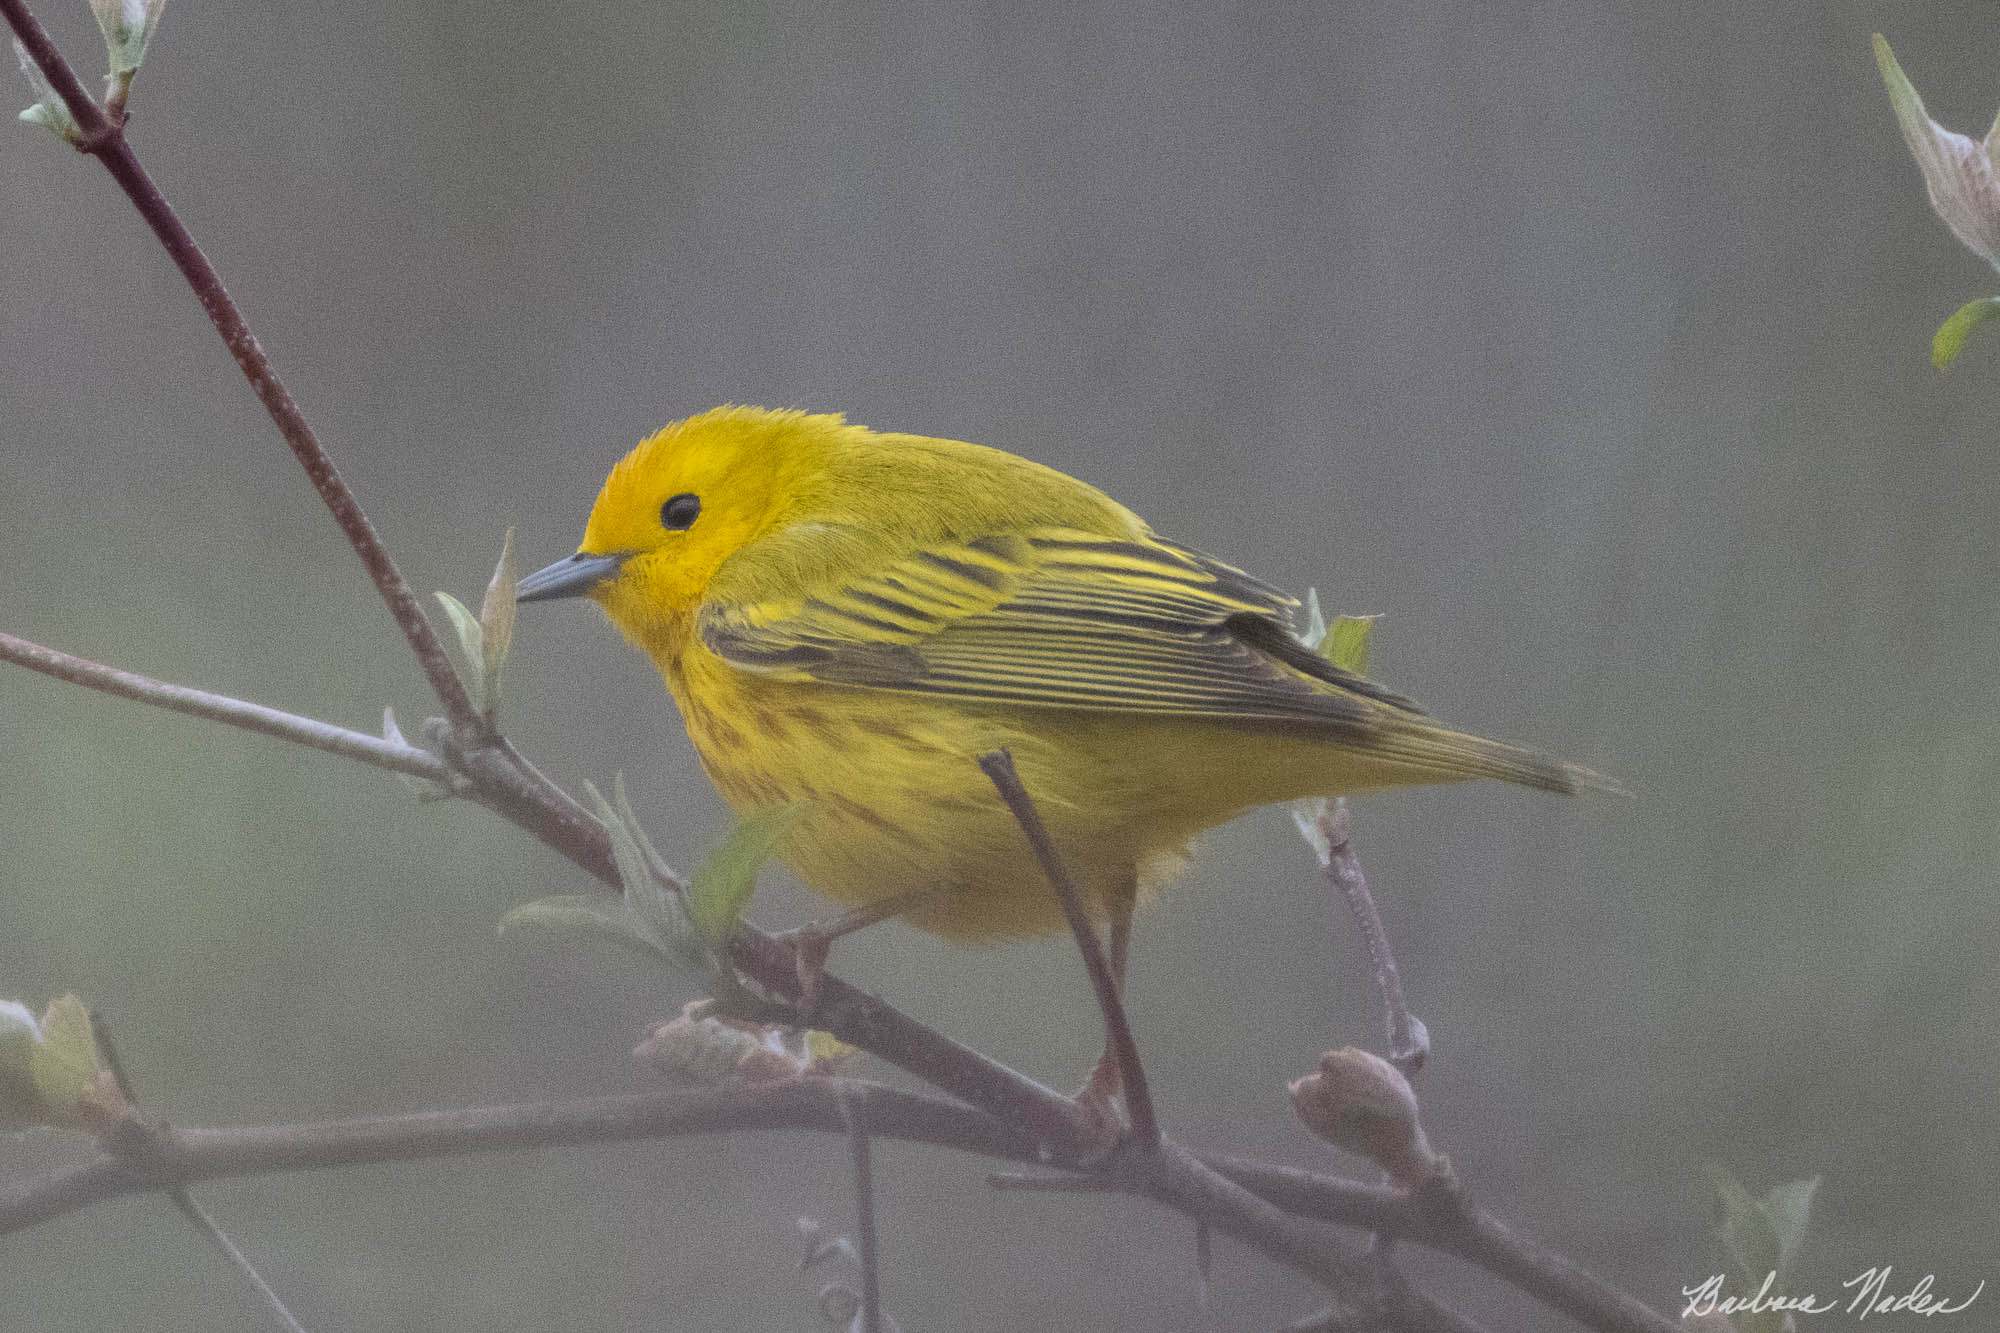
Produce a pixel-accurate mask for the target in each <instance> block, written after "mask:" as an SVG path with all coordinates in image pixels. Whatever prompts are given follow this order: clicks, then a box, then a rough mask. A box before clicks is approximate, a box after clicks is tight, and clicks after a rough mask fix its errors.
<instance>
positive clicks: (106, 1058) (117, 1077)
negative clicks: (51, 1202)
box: [90, 1012, 306, 1333]
mask: <svg viewBox="0 0 2000 1333" xmlns="http://www.w3.org/2000/svg"><path fill="white" fill-rule="evenodd" d="M90 1035H91V1039H92V1040H93V1041H94V1042H96V1044H97V1055H98V1058H99V1059H100V1060H102V1061H103V1063H104V1067H105V1069H107V1070H109V1071H110V1073H111V1079H112V1082H114V1083H116V1084H117V1085H118V1093H119V1095H120V1096H122V1097H123V1098H124V1099H125V1104H126V1105H127V1106H137V1105H138V1104H139V1093H138V1091H137V1089H135V1088H134V1087H133V1086H132V1077H131V1075H130V1074H129V1073H127V1072H126V1069H125V1062H124V1060H122V1059H121V1058H119V1055H118V1043H117V1042H115V1041H113V1040H112V1039H111V1025H110V1024H109V1023H107V1022H106V1021H105V1020H104V1015H102V1014H99V1013H95V1012H93V1013H92V1014H91V1015H90ZM135 1119H136V1117H135ZM120 1139H121V1140H122V1141H123V1142H128V1143H143V1144H145V1146H146V1148H147V1150H148V1152H149V1154H150V1151H151V1149H152V1147H153V1143H152V1138H151V1136H150V1135H148V1134H138V1135H125V1136H120ZM167 1198H168V1199H170V1200H172V1201H173V1205H174V1207H175V1208H177V1209H179V1210H180V1214H181V1216H182V1217H185V1218H186V1219H187V1220H188V1222H189V1224H190V1225H192V1226H193V1227H194V1229H195V1230H196V1231H198V1232H200V1233H201V1235H202V1238H203V1239H204V1240H206V1241H207V1242H208V1243H209V1244H210V1245H213V1246H214V1247H215V1248H216V1250H217V1251H218V1252H220V1253H221V1255H222V1257H223V1258H224V1259H226V1260H228V1261H229V1265H230V1267H232V1268H234V1269H235V1270H236V1274H237V1276H238V1277H240V1278H242V1279H243V1281H244V1282H245V1283H246V1284H248V1286H249V1287H250V1290H252V1291H254V1292H255V1293H257V1297H258V1299H260V1300H262V1301H263V1302H264V1305H265V1306H266V1308H268V1309H269V1310H270V1312H271V1315H272V1317H273V1318H274V1319H276V1320H277V1321H278V1326H279V1327H280V1328H282V1329H284V1330H285V1333H306V1330H305V1327H304V1325H302V1324H300V1323H299V1321H298V1317H297V1316H295V1315H294V1314H293V1313H292V1312H291V1310H290V1309H289V1308H288V1307H287V1306H286V1305H285V1302H284V1300H283V1299H282V1298H281V1297H280V1296H279V1295H278V1293H277V1290H276V1288H274V1287H272V1285H271V1284H270V1283H268V1282H266V1281H265V1280H264V1275H263V1274H262V1273H260V1272H258V1271H257V1266H256V1265H255V1264H253V1263H251V1262H250V1259H249V1256H248V1255H246V1254H244V1253H243V1251H242V1250H241V1249H239V1248H237V1245H236V1242H235V1241H233V1240H231V1239H230V1238H229V1233H228V1232H226V1231H224V1230H223V1229H222V1228H221V1227H220V1226H218V1225H217V1224H216V1221H215V1219H214V1218H213V1217H210V1216H209V1214H208V1210H207V1209H206V1208H203V1207H202V1206H201V1205H200V1204H198V1203H196V1202H195V1201H194V1196H193V1195H192V1194H189V1193H188V1191H187V1187H186V1186H185V1185H175V1186H174V1187H172V1188H171V1189H169V1190H168V1191H167Z"/></svg>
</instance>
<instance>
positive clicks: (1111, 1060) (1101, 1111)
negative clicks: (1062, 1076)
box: [1070, 1042, 1128, 1152]
mask: <svg viewBox="0 0 2000 1333" xmlns="http://www.w3.org/2000/svg"><path fill="white" fill-rule="evenodd" d="M1124 1092H1125V1086H1124V1080H1123V1079H1122V1078H1120V1077H1119V1073H1118V1058H1117V1056H1116V1055H1115V1054H1113V1052H1112V1050H1111V1044H1110V1043H1109V1042H1106V1043H1105V1046H1104V1054H1102V1055H1100V1056H1098V1057H1097V1063H1096V1064H1095V1065H1094V1066H1092V1067H1091V1071H1090V1077H1088V1078H1086V1079H1085V1080H1084V1081H1083V1086H1082V1087H1080V1088H1078V1089H1077V1090H1076V1091H1075V1092H1074V1093H1073V1094H1071V1097H1070V1100H1071V1101H1074V1102H1075V1103H1076V1104H1077V1105H1078V1106H1080V1107H1082V1108H1083V1111H1084V1114H1085V1115H1086V1116H1088V1117H1089V1119H1090V1122H1091V1129H1092V1137H1093V1139H1094V1140H1095V1142H1096V1144H1097V1145H1098V1147H1099V1149H1100V1151H1102V1152H1109V1151H1111V1150H1112V1149H1114V1148H1116V1147H1117V1146H1118V1144H1119V1143H1120V1142H1121V1141H1122V1140H1123V1139H1124V1137H1125V1131H1126V1129H1127V1128H1128V1122H1127V1120H1126V1118H1125V1099H1124Z"/></svg>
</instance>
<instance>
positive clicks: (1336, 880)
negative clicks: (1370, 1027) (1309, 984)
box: [1314, 800, 1431, 1078]
mask: <svg viewBox="0 0 2000 1333" xmlns="http://www.w3.org/2000/svg"><path fill="white" fill-rule="evenodd" d="M1314 823H1315V825H1316V831H1317V833H1318V835H1319V836H1318V838H1317V840H1315V841H1314V850H1315V851H1316V852H1317V853H1318V855H1319V865H1320V870H1321V872H1322V873H1324V874H1325V876H1326V882H1327V883H1328V884H1330V885H1331V886H1332V887H1333V888H1334V889H1335V891H1337V892H1338V893H1339V894H1340V896H1341V897H1342V898H1343V899H1345V900H1346V903H1347V910H1348V911H1349V912H1351V913H1352V914H1353V916H1354V924H1355V925H1356V926H1358V927H1359V928H1360V930H1361V938H1362V941H1363V942H1364V943H1365V944H1366V945H1367V946H1368V960H1369V962H1370V963H1371V964H1372V965H1373V966H1374V969H1375V991H1376V994H1377V995H1378V996H1379V997H1380V998H1381V1001H1382V1019H1383V1023H1384V1025H1385V1027H1386V1029H1387V1031H1386V1033H1385V1035H1386V1037H1387V1040H1388V1047H1389V1063H1390V1064H1393V1065H1395V1066H1396V1068H1397V1069H1399V1070H1401V1071H1402V1072H1403V1075H1404V1077H1406V1078H1407V1077H1409V1076H1410V1075H1412V1074H1415V1073H1416V1072H1417V1071H1418V1070H1419V1069H1422V1068H1423V1067H1424V1060H1425V1059H1426V1058H1427V1057H1428V1056H1429V1055H1430V1049H1431V1038H1430V1033H1429V1031H1428V1030H1426V1029H1425V1027H1424V1025H1423V1021H1422V1020H1421V1019H1418V1018H1417V1017H1415V1016H1414V1015H1413V1014H1411V1013H1410V1007H1409V1005H1408V1004H1407V1003H1405V1002H1404V1000H1403V976H1402V973H1401V972H1400V971H1398V970H1397V968H1396V955H1395V951H1394V950H1392V949H1391V948H1390V947H1389V932H1388V931H1386V930H1384V929H1383V928H1382V914H1381V913H1380V912H1379V911H1377V910H1376V908H1375V897H1374V895H1373V894H1371V893H1369V891H1368V877H1367V876H1366V875H1365V874H1363V873H1362V870H1361V858H1359V857H1358V856H1356V855H1355V854H1354V844H1353V842H1352V841H1351V840H1350V829H1351V826H1352V825H1351V820H1350V819H1349V817H1348V813H1347V802H1346V801H1345V800H1335V801H1333V802H1332V803H1331V804H1330V805H1328V806H1327V807H1326V808H1325V809H1324V810H1322V811H1321V812H1320V814H1319V815H1318V817H1317V818H1316V819H1315V820H1314Z"/></svg>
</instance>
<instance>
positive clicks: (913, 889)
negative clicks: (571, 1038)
mask: <svg viewBox="0 0 2000 1333" xmlns="http://www.w3.org/2000/svg"><path fill="white" fill-rule="evenodd" d="M579 595H581V596H588V597H590V598H591V599H593V600H594V601H596V602H597V603H599V604H600V605H601V606H602V607H603V608H604V610H605V611H606V612H607V613H608V614H609V615H610V617H611V619H612V621H613V622H614V623H615V624H616V625H617V626H618V628H619V629H621V630H622V631H624V633H625V635H626V637H628V638H629V639H631V641H632V642H633V643H634V644H636V645H637V646H639V647H640V648H642V649H644V650H645V651H646V652H647V653H648V654H649V655H651V657H652V659H653V661H654V662H655V663H656V664H657V665H658V666H659V669H660V672H661V674H662V675H663V676H665V678H666V682H667V687H668V689H669V690H671V691H672V693H673V696H674V700H675V702H676V703H677V704H678V705H679V706H680V712H681V716H682V718H683V719H684V720H685V722H686V724H687V731H688V736H689V738H690V739H691V740H692V741H693V742H694V747H695V750H696V752H697V753H698V754H699V755H700V756H701V762H702V765H703V767H704V768H705V769H706V770H707V772H708V775H709V777H710V778H711V779H712V780H713V781H714V783H715V785H716V787H717V788H718V789H719V790H720V791H721V792H722V794H723V796H724V797H725V798H727V799H728V801H729V802H730V804H731V805H732V806H734V807H736V808H737V809H738V810H739V811H742V812H746V813H747V812H750V811H754V810H757V809H760V808H765V807H769V806H772V805H777V804H785V803H797V804H798V806H799V813H798V815H797V817H796V819H795V820H794V821H793V822H792V823H791V825H790V826H789V827H788V829H787V832H786V834H785V839H784V843H783V845H782V851H781V854H782V856H783V857H784V859H785V861H786V862H787V863H788V864H789V865H790V866H791V867H792V869H793V870H794V871H795V872H796V873H797V874H798V876H799V878H800V879H801V880H803V881H804V882H805V883H806V884H807V885H808V886H810V887H811V888H813V889H816V890H818V891H819V892H821V893H824V894H827V895H828V896H830V897H832V898H834V899H836V900H838V901H840V902H842V903H845V904H848V905H850V906H854V907H858V908H867V907H869V906H870V905H879V904H891V905H895V906H898V907H900V906H902V905H904V904H906V903H907V904H909V907H908V911H907V913H906V915H907V917H908V919H909V920H910V921H911V922H912V923H913V924H915V925H917V926H919V927H921V928H923V929H925V930H930V931H934V932H936V933H938V934H940V935H946V936H951V937H956V938H968V939H969V938H978V937H987V936H996V935H1022V934H1030V933H1037V932H1042V931H1047V930H1052V929H1058V928H1060V927H1061V926H1062V924H1063V917H1062V914H1061V909H1060V906H1059V905H1058V903H1057V901H1056V898H1055V896H1054V893H1053V891H1052V890H1051V889H1050V887H1049V884H1048V882H1047V881H1046V880H1045V879H1044V878H1043V877H1042V873H1041V871H1040V870H1039V869H1038V868H1037V866H1036V864H1035V860H1034V858H1033V857H1032V856H1030V855H1029V854H1028V851H1027V847H1026V845H1025V843H1024V841H1023V838H1022V834H1021V830H1020V829H1019V828H1018V827H1017V826H1016V825H1015V823H1014V821H1013V819H1012V818H1011V817H1010V816H1009V814H1008V812H1007V809H1006V807H1005V806H1004V805H1003V804H1002V803H1001V801H1000V799H999V796H998V794H997V793H996V792H995V790H994V789H993V787H992V786H991V784H990V783H989V782H988V780H987V778H986V776H985V775H984V774H983V773H982V772H981V771H980V769H979V767H978V765H977V763H976V762H975V760H976V758H977V757H978V756H979V755H981V754H983V753H986V752H988V751H991V750H995V749H998V748H1000V747H1002V746H1005V747H1007V748H1008V749H1010V750H1011V751H1012V752H1013V754H1014V759H1015V763H1016V765H1017V766H1018V768H1019V771H1020V775H1021V780H1022V783H1023V785H1024V786H1025V787H1026V788H1027V789H1028V791H1029V793H1030V794H1031V795H1032V796H1033V797H1034V799H1035V801H1036V803H1037V805H1038V806H1039V807H1040V810H1041V813H1042V815H1043V817H1044V818H1045V820H1046V821H1047V823H1048V825H1049V829H1050V832H1051V834H1052V835H1053V836H1054V838H1055V840H1056V843H1057V846H1058V847H1059V848H1060V850H1061V851H1062V853H1063V855H1064V856H1065V857H1066V859H1067V860H1068V862H1069V864H1070V866H1071V868H1072V870H1073V871H1074V872H1075V875H1076V877H1077V881H1078V883H1079V885H1080V886H1081V887H1082V888H1083V890H1084V891H1085V893H1086V894H1087V895H1088V897H1089V898H1090V899H1091V900H1092V905H1093V906H1094V908H1095V910H1096V911H1098V912H1099V913H1100V914H1102V915H1104V916H1108V917H1110V918H1111V919H1112V921H1113V922H1114V923H1115V924H1122V923H1123V919H1124V917H1125V916H1126V914H1127V913H1129V911H1130V908H1131V905H1132V903H1133V902H1134V901H1136V900H1137V899H1139V898H1140V897H1142V896H1143V895H1145V894H1146V893H1148V892H1150V891H1151V890H1153V889H1154V888H1156V887H1158V886H1159V885H1160V884H1161V883H1162V882H1163V881H1164V880H1165V879H1167V878H1168V877H1169V876H1170V875H1171V874H1172V873H1173V871H1174V869H1175V868H1176V867H1177V866H1178V865H1179V863H1180V862H1181V860H1182V858H1183V856H1184V853H1185V849H1186V847H1187V844H1188V841H1189V839H1190V838H1192V837H1193V836H1194V835H1195V834H1197V833H1199V832H1200V831H1201V830H1203V829H1205V828H1208V827H1210V826H1212V825H1215V824H1219V823H1222V822H1223V821H1225V820H1227V819H1229V818H1231V817H1232V816H1234V815H1236V814H1238V813H1240V812H1242V811H1244V810H1246V809H1249V808H1250V807H1252V806H1258V805H1264V804H1267V803H1270V802H1273V801H1282V800H1287V799H1291V798H1296V797H1301V796H1309V795H1330V794H1333V793H1337V792H1351V791H1359V790H1363V789H1367V788H1375V787H1390V786H1397V785H1402V784H1410V783H1427V782H1452V781H1457V780H1461V779H1465V778H1489V777H1490V778H1504V779H1506V780H1508V781H1511V782H1520V783H1525V784H1527V785H1530V786H1535V787H1543V788H1547V789H1550V790H1553V791H1565V792H1568V791H1575V790H1577V788H1578V787H1580V786H1586V785H1593V784H1594V783H1595V782H1596V781H1597V779H1595V778H1594V777H1593V775H1591V774H1590V773H1589V772H1588V771H1587V770H1584V769H1580V768H1577V767H1576V766H1574V765H1570V764H1565V763H1562V762H1559V761H1557V760H1553V759H1549V758H1546V757H1544V756H1542V755H1538V754H1535V753H1532V752H1530V751H1527V750H1522V749H1518V748H1516V747H1514V746H1511V745H1503V744H1501V743H1499V742H1497V741H1490V740H1485V739H1482V738H1480V737H1477V736H1470V735H1466V734H1464V733H1462V732H1456V731H1451V730H1448V729H1446V728H1445V727H1442V726H1440V725H1438V724H1437V723H1435V722H1433V721H1431V720H1429V719H1428V718H1426V717H1424V716H1423V715H1422V714H1421V713H1420V712H1419V711H1418V710H1417V709H1416V708H1415V706H1414V705H1412V704H1411V703H1410V702H1409V701H1408V700H1406V699H1404V698H1402V697H1401V696H1399V695H1396V694H1393V693H1391V692H1389V691H1388V690H1386V689H1384V688H1382V687H1381V686H1379V685H1377V684H1375V683H1373V682H1372V681H1368V680H1364V679H1362V678H1360V677H1358V676H1353V675H1349V674H1347V673H1345V672H1342V671H1340V670H1337V669H1335V668H1334V667H1333V666H1332V665H1331V664H1330V663H1328V662H1327V661H1325V660H1324V659H1322V658H1321V657H1320V656H1319V655H1317V654H1316V653H1313V652H1311V651H1309V650H1307V649H1306V648H1304V647H1303V646H1301V645H1300V644H1299V643H1298V642H1297V640H1296V639H1294V637H1293V635H1292V631H1291V628H1290V625H1291V617H1292V612H1293V610H1294V608H1295V607H1296V606H1297V603H1296V602H1295V601H1294V600H1293V599H1292V598H1290V597H1288V596H1286V595H1285V594H1283V593H1281V592H1279V591H1277V590H1276V589H1274V588H1271V587H1269V586H1268V585H1266V584H1264V583H1261V582H1259V581H1258V580H1256V579H1254V578H1252V577H1251V576H1250V575H1248V574H1246V573H1244V572H1243V571H1242V570H1239V569H1236V568H1233V567H1231V566H1229V565H1226V564H1223V563H1222V562H1221V561H1219V560H1215V559H1212V558H1211V557H1209V556H1206V555H1203V554H1202V553H1201V552H1199V551H1196V550H1193V549H1192V548H1190V547H1186V546H1182V545H1180V544H1179V543H1177V542H1173V541H1169V540H1168V539H1166V538H1164V537H1161V536H1159V535H1158V534H1156V533H1154V531H1153V530H1152V529H1151V528H1149V527H1148V526H1147V525H1146V524H1145V523H1144V522H1143V521H1142V520H1141V519H1140V518H1139V517H1138V516H1137V515H1135V514H1134V513H1132V512H1131V511H1130V510H1128V509H1126V508H1124V507H1123V506H1122V505H1120V504H1118V503H1117V502H1115V501H1113V500H1112V499H1110V498H1109V497H1108V496H1106V495H1104V494H1103V493H1101V492H1099V491H1097V490H1096V489H1094V488H1092V487H1090V486H1088V485H1085V484H1084V483H1083V482H1080V481H1077V480H1076V479H1075V478H1073V477H1068V476H1065V475H1064V474H1062V473H1060V472H1057V471H1055V470H1053V469H1051V468H1046V467H1043V466H1041V465H1040V464H1037V463H1031V462H1029V461H1027V460H1026V459H1023V458H1017V457H1015V456H1014V455H1012V454H1007V453H1002V452H1000V451H999V450H997V449H988V448H984V447H982V446H980V445H975V444H964V443H961V442H959V441H956V440H937V439H927V438H923V437H920V436H914V435H893V434H886V433H878V432H875V431H872V430H868V429H866V428H864V427H861V426H854V425H849V424H848V423H847V422H845V421H844V420H843V419H842V418H840V417H838V416H820V415H808V414H806V413H803V412H775V411H767V410H765V409H761V408H750V407H720V408H716V409H714V410H712V411H709V412H705V413H702V414H701V415H699V416H694V417H690V418H688V419H687V420H685V421H681V422H676V423H675V424H673V425H670V426H668V427H667V428H666V429H664V430H662V431H661V432H660V433H659V434H657V435H655V436H654V437H653V438H651V439H649V440H647V441H646V442H645V443H643V444H641V445H639V446H638V447H637V448H636V449H634V450H633V451H632V452H631V453H630V454H628V455H627V456H626V457H625V459H624V460H623V461H622V462H620V463H619V464H618V466H617V467H616V468H614V469H613V470H612V472H611V475H610V477H609V478H608V479H607V480H606V481H605V483H604V489H603V491H602V492H601V493H600V494H599V495H598V497H597V504H596V507H595V508H594V509H593V510H592V511H591V515H590V522H589V525H588V526H587V527H586V529H585V531H584V537H583V544H582V547H581V548H580V549H579V550H578V551H577V553H576V554H575V555H574V556H571V557H570V558H569V559H566V560H561V561H558V562H557V563H555V564H553V565H550V566H549V567H548V568H546V569H543V570H540V571H538V572H537V573H535V574H532V575H529V576H528V577H527V578H525V579H523V580H522V581H521V584H520V599H521V600H522V601H537V600H541V599H546V598H554V597H570V596H579Z"/></svg>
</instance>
